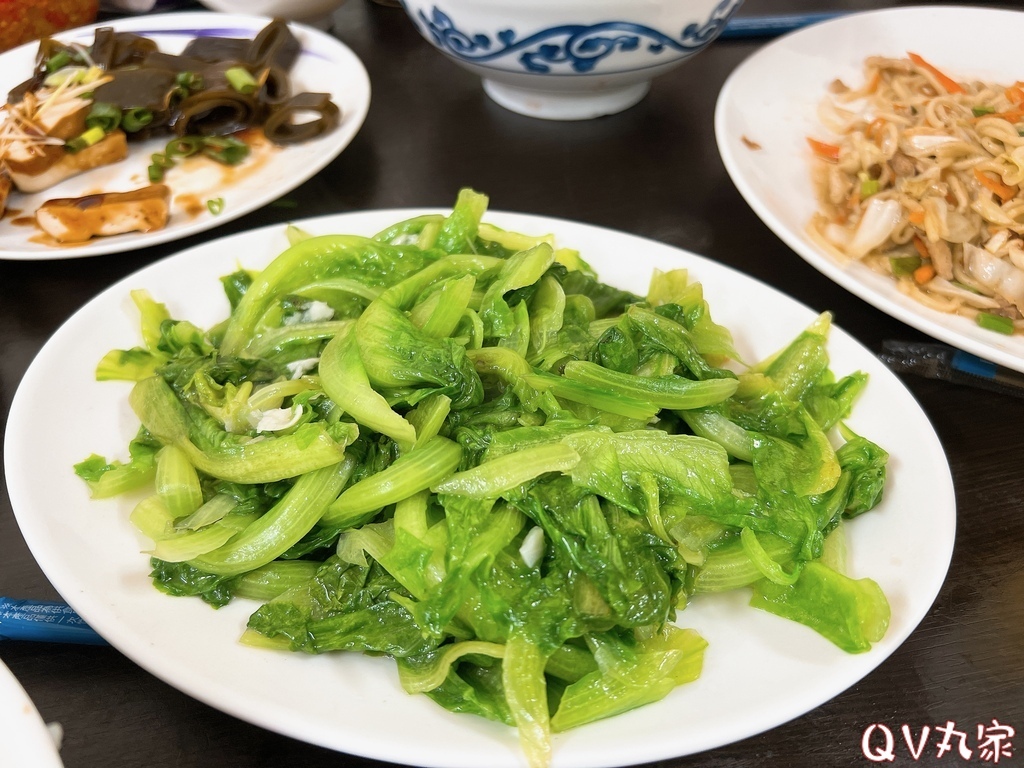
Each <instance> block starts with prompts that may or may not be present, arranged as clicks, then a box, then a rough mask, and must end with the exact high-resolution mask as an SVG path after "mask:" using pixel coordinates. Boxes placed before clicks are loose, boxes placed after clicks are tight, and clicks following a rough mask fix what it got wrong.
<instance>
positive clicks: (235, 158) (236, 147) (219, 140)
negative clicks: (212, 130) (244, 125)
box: [203, 136, 249, 165]
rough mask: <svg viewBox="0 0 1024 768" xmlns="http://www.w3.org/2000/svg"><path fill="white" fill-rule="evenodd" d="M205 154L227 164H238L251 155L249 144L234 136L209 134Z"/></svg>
mask: <svg viewBox="0 0 1024 768" xmlns="http://www.w3.org/2000/svg"><path fill="white" fill-rule="evenodd" d="M203 154H205V155H207V156H208V157H211V158H213V159H214V160H216V161H217V162H219V163H224V164H225V165H237V164H238V163H240V162H242V161H243V160H244V159H245V158H247V157H248V156H249V145H248V144H246V143H245V142H244V141H239V140H238V139H236V138H235V137H234V136H208V137H207V138H206V143H205V145H204V147H203Z"/></svg>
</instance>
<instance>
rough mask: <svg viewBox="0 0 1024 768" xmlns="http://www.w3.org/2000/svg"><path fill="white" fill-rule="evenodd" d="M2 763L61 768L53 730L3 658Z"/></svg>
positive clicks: (0, 693)
mask: <svg viewBox="0 0 1024 768" xmlns="http://www.w3.org/2000/svg"><path fill="white" fill-rule="evenodd" d="M0 763H3V764H4V765H24V766H27V765H31V766H33V768H61V766H62V763H61V759H60V755H59V754H58V753H57V747H56V745H55V744H54V743H53V738H52V737H51V736H50V731H49V729H48V728H47V727H46V723H44V722H43V718H42V717H41V716H40V714H39V711H38V710H37V709H36V707H35V704H33V703H32V699H31V698H29V695H28V693H27V692H26V691H25V689H24V687H22V685H21V683H20V682H18V679H17V678H16V677H15V676H14V673H13V672H11V670H10V669H9V668H8V667H7V665H6V664H4V663H3V660H0Z"/></svg>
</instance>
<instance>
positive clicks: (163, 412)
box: [128, 376, 358, 483]
mask: <svg viewBox="0 0 1024 768" xmlns="http://www.w3.org/2000/svg"><path fill="white" fill-rule="evenodd" d="M128 400H129V402H130V403H131V406H132V410H134V411H135V414H136V415H137V416H138V417H139V420H140V421H141V422H142V424H143V426H144V427H146V429H147V430H149V432H150V434H152V435H153V436H154V437H155V438H156V439H157V440H159V441H160V442H162V443H164V444H165V445H176V446H177V447H178V448H181V450H183V451H184V452H185V455H186V456H188V459H189V461H191V462H192V464H193V465H194V466H195V467H196V469H198V470H200V471H201V472H205V473H206V474H208V475H213V476H214V477H218V478H221V479H223V480H230V481H232V482H236V483H270V482H273V481H275V480H284V479H286V478H289V477H298V476H299V475H303V474H305V473H307V472H312V471H313V470H315V469H321V468H323V467H326V466H331V465H333V464H337V463H338V462H339V461H341V460H342V459H343V458H344V456H345V447H346V446H347V445H348V444H349V443H351V442H352V441H353V440H355V438H356V437H357V435H358V428H357V427H356V426H355V425H354V424H351V425H347V427H346V425H341V424H338V425H335V430H334V433H335V434H336V435H338V437H339V439H338V440H336V439H335V437H332V435H331V433H329V432H328V431H327V428H326V427H325V426H324V424H323V423H322V422H313V423H309V424H303V425H302V426H301V427H299V428H298V429H297V430H296V431H295V432H293V433H291V434H289V435H282V436H279V437H272V438H264V439H261V440H258V441H257V440H254V441H252V442H249V443H244V444H241V445H232V446H230V447H227V448H222V449H219V450H217V451H210V452H209V453H207V452H204V451H202V450H200V449H199V448H197V447H196V446H195V445H194V444H193V443H192V441H191V440H190V439H189V419H188V415H187V414H186V413H185V408H184V406H183V405H182V404H181V403H180V402H179V401H178V398H177V397H176V396H175V394H174V391H173V390H172V389H171V388H170V386H168V384H167V383H166V382H165V381H164V380H163V379H161V378H160V377H158V376H154V377H152V378H149V379H144V380H143V381H140V382H139V383H137V384H136V385H135V387H134V388H133V389H132V392H131V394H130V395H129V398H128ZM342 431H344V434H341V432H342Z"/></svg>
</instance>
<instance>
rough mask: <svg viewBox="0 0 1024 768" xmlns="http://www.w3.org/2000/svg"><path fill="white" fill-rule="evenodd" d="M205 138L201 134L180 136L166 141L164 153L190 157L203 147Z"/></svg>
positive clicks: (168, 155) (170, 155)
mask: <svg viewBox="0 0 1024 768" xmlns="http://www.w3.org/2000/svg"><path fill="white" fill-rule="evenodd" d="M204 144H205V139H204V138H203V137H202V136H182V137H181V138H177V139H171V140H170V141H169V142H167V147H166V148H165V149H164V153H165V154H166V155H167V157H169V158H171V157H191V156H192V155H194V154H196V153H197V152H198V151H199V150H201V149H202V148H203V145H204Z"/></svg>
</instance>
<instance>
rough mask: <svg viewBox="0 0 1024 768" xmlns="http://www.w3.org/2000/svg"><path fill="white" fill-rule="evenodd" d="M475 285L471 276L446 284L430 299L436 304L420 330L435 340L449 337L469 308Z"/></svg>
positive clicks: (474, 280)
mask: <svg viewBox="0 0 1024 768" xmlns="http://www.w3.org/2000/svg"><path fill="white" fill-rule="evenodd" d="M475 285H476V278H475V277H473V276H472V275H465V276H464V277H461V278H459V279H457V280H449V281H448V282H446V283H445V284H444V285H443V286H442V287H441V289H440V290H439V291H437V293H435V294H434V295H433V296H432V297H431V298H434V297H436V300H435V301H436V303H435V304H434V307H433V310H432V311H431V312H430V314H429V315H428V316H427V317H426V321H425V322H424V323H423V324H422V326H421V330H422V331H423V332H424V333H425V334H427V336H432V337H433V338H435V339H441V338H444V337H446V336H451V335H452V334H453V333H454V332H455V328H456V327H457V326H458V324H459V321H460V320H461V319H462V313H463V312H465V311H466V308H467V307H469V300H470V297H472V295H473V287H474V286H475Z"/></svg>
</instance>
